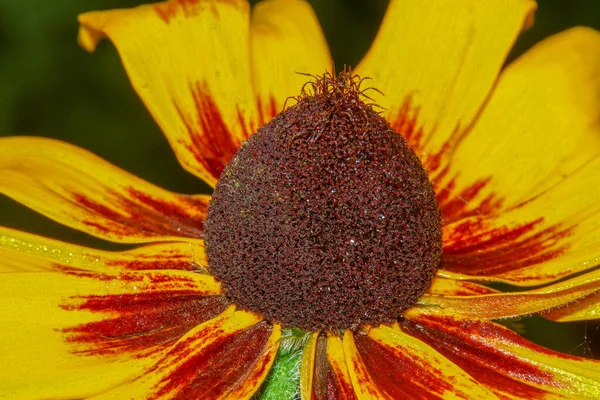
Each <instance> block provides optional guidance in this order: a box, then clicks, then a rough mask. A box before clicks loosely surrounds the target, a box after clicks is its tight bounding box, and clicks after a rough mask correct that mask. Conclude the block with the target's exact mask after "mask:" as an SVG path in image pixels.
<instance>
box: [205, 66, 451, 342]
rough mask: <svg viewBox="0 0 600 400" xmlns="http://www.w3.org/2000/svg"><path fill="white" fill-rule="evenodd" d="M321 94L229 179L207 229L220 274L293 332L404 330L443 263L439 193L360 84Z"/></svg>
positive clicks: (339, 84)
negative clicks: (400, 322) (404, 320)
mask: <svg viewBox="0 0 600 400" xmlns="http://www.w3.org/2000/svg"><path fill="white" fill-rule="evenodd" d="M312 86H313V89H314V93H312V94H311V95H303V96H301V97H300V98H299V101H298V103H297V104H296V105H294V106H292V107H290V108H288V109H287V110H285V111H283V112H282V113H281V114H279V115H277V116H276V117H275V118H274V119H273V120H272V121H271V122H269V123H268V124H266V125H265V126H263V127H262V128H260V129H259V130H258V132H257V133H256V134H254V135H253V136H252V137H251V138H250V139H249V140H248V141H247V142H246V143H245V144H244V145H243V146H242V147H241V148H240V149H239V150H238V152H237V154H236V155H235V157H234V158H233V159H232V161H231V162H230V164H229V165H228V166H227V167H226V168H225V170H224V172H223V174H222V175H221V178H220V180H219V182H218V184H217V187H216V189H215V192H214V195H213V198H212V201H211V203H210V206H209V211H208V217H207V220H206V232H205V233H206V251H207V254H208V261H209V268H210V270H211V271H212V273H214V275H215V277H216V278H217V279H218V280H219V281H221V283H222V285H223V288H224V290H225V293H226V295H227V296H228V297H229V298H230V299H231V300H232V301H233V302H235V303H236V304H237V306H238V307H240V308H242V309H248V310H252V311H254V312H257V313H259V314H262V315H263V316H264V317H265V318H267V319H270V320H272V321H276V322H279V323H282V324H284V325H287V326H295V327H300V328H303V329H306V330H311V331H315V330H320V329H331V330H338V329H356V328H358V327H359V326H361V325H365V324H371V325H377V324H380V323H387V322H392V321H395V320H397V319H398V318H400V317H401V316H402V314H403V312H404V311H405V310H406V309H408V308H409V307H411V306H413V305H414V304H415V303H416V301H417V299H418V298H419V296H420V295H421V294H423V292H424V291H425V290H426V289H427V288H428V287H429V285H430V283H431V279H432V278H433V276H434V274H435V271H436V270H437V268H438V265H439V261H440V257H441V251H442V249H441V243H442V239H441V218H440V211H439V208H438V205H437V202H436V200H435V194H434V191H433V188H432V186H431V183H430V182H429V179H428V177H427V172H426V171H425V170H424V169H423V166H422V165H421V163H420V161H419V159H418V158H417V156H416V155H415V154H414V153H413V152H412V151H411V150H410V149H409V147H408V145H407V143H406V141H405V140H404V139H403V138H402V136H401V135H400V134H398V133H397V132H396V131H394V130H393V129H392V128H391V127H390V126H389V124H388V123H387V122H386V121H385V120H384V119H383V118H382V117H381V116H379V115H378V114H377V113H376V112H375V111H373V109H372V108H371V107H370V106H368V105H366V104H365V103H364V102H363V101H362V100H361V93H360V90H359V85H358V80H357V78H356V77H352V76H351V75H349V74H346V73H343V74H340V76H338V77H337V78H335V79H333V78H332V77H331V76H330V75H325V76H323V77H319V78H318V79H317V81H316V82H313V83H312Z"/></svg>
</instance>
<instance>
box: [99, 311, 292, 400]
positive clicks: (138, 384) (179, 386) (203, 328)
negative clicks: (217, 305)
mask: <svg viewBox="0 0 600 400" xmlns="http://www.w3.org/2000/svg"><path fill="white" fill-rule="evenodd" d="M280 333H281V331H280V329H279V327H278V326H271V325H269V324H268V323H266V322H260V319H259V318H257V317H256V316H255V315H253V314H251V313H246V312H235V313H234V314H230V315H223V316H221V317H219V318H215V319H213V320H211V321H208V322H205V323H204V324H202V325H200V326H198V327H197V328H195V329H194V330H192V331H191V332H189V334H187V335H186V336H184V337H183V338H182V339H181V340H179V342H177V344H176V345H175V346H173V347H172V348H171V349H170V350H169V351H168V352H167V353H165V354H164V356H163V357H162V358H161V359H160V360H159V361H158V362H157V363H156V364H155V365H154V366H153V367H152V368H151V369H150V370H149V371H148V373H146V374H145V375H142V376H140V377H139V378H137V379H135V380H133V381H132V382H129V383H126V384H124V385H122V386H120V387H117V388H115V389H113V390H111V391H109V392H106V393H103V394H101V395H98V396H94V397H92V399H94V400H109V399H110V400H113V399H114V400H121V399H130V398H131V399H148V400H149V399H158V398H160V399H162V398H168V399H249V398H250V397H251V396H252V394H253V393H254V392H255V391H256V390H257V389H258V387H259V386H260V384H261V383H262V379H264V375H265V372H268V371H269V369H270V367H271V364H272V362H273V359H274V357H275V353H276V351H277V348H278V344H277V343H278V339H279V337H280Z"/></svg>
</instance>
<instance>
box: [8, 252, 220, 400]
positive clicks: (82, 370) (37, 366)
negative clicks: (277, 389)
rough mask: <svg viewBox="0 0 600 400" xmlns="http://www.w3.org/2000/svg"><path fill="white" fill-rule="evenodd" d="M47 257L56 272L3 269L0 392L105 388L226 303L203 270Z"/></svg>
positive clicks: (57, 393)
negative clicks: (116, 266)
mask: <svg viewBox="0 0 600 400" xmlns="http://www.w3.org/2000/svg"><path fill="white" fill-rule="evenodd" d="M21 258H22V260H21V262H22V263H24V264H27V263H29V262H30V261H32V260H36V262H37V260H41V258H40V257H38V256H34V255H30V254H22V257H21ZM0 262H1V261H0ZM46 262H48V263H53V264H55V265H54V270H55V271H60V272H28V273H3V274H1V276H0V277H1V279H0V326H1V329H0V332H1V334H0V353H1V354H2V368H0V398H10V399H24V400H33V399H47V398H86V397H88V396H91V395H93V394H96V393H100V392H102V391H105V390H109V389H111V388H113V387H115V386H117V385H120V384H121V383H122V382H125V381H127V380H130V379H133V378H135V377H136V376H137V375H139V374H140V373H142V372H143V371H144V370H146V369H147V368H149V367H150V366H151V365H152V363H153V362H155V361H156V360H157V359H158V358H159V357H160V356H161V355H162V353H163V352H164V351H166V350H167V349H168V348H169V347H170V346H171V345H173V344H174V343H175V342H176V341H177V340H178V339H179V338H180V337H182V336H183V335H185V334H186V333H187V332H188V331H189V330H190V329H192V328H194V327H195V326H196V325H198V324H200V323H202V322H203V321H206V320H208V319H210V318H213V317H215V316H216V315H218V314H219V313H220V312H222V311H223V310H224V309H225V307H226V303H224V301H223V300H222V299H221V296H214V294H218V293H220V289H219V285H218V283H216V282H215V281H214V279H213V278H211V277H209V276H208V275H201V274H196V273H193V272H188V271H141V272H140V271H128V272H123V271H120V272H114V271H111V272H108V271H107V272H98V271H93V270H87V269H84V268H77V267H75V266H72V265H60V264H57V263H55V262H53V261H52V260H46ZM48 269H49V268H48Z"/></svg>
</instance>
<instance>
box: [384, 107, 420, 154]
mask: <svg viewBox="0 0 600 400" xmlns="http://www.w3.org/2000/svg"><path fill="white" fill-rule="evenodd" d="M419 111H420V107H413V106H412V96H407V97H406V98H405V99H404V101H403V102H402V105H401V106H400V110H398V113H397V114H396V116H395V117H394V118H391V121H392V122H391V123H390V126H391V127H392V129H394V130H395V131H396V132H398V133H400V134H401V135H402V136H404V138H405V139H406V141H407V142H408V145H409V146H410V148H411V149H413V151H414V152H416V153H417V154H418V153H419V152H420V150H421V149H422V147H423V143H422V142H423V128H422V127H419V126H418V125H417V121H418V118H419Z"/></svg>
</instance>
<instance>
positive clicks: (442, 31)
mask: <svg viewBox="0 0 600 400" xmlns="http://www.w3.org/2000/svg"><path fill="white" fill-rule="evenodd" d="M535 7H536V6H535V2H533V1H525V0H492V1H486V2H481V1H477V0H460V1H452V2H444V3H443V5H442V4H440V3H439V2H437V1H421V0H392V1H391V2H390V4H389V6H388V10H387V12H386V15H385V17H384V20H383V23H382V25H381V28H380V30H379V33H378V34H377V37H376V38H375V41H374V42H373V45H372V47H371V49H370V50H369V52H368V53H367V55H366V56H365V58H364V59H363V60H362V61H361V62H360V64H359V66H358V68H357V69H356V72H357V73H358V74H359V75H361V76H363V77H371V78H373V80H372V81H369V82H368V84H369V85H372V86H373V87H375V88H377V89H379V90H381V91H382V92H383V93H384V94H385V96H380V95H379V94H378V93H376V92H375V91H372V92H368V95H369V96H372V97H373V98H374V100H375V102H376V103H377V104H379V105H381V106H383V107H385V108H386V109H387V110H386V111H385V116H386V118H387V119H388V120H389V121H390V123H391V124H392V126H393V127H394V128H395V129H396V130H398V131H399V132H400V133H401V134H403V135H404V136H405V137H407V139H408V140H409V143H410V145H411V146H412V147H413V148H415V150H416V151H417V154H418V155H419V156H420V157H421V159H422V160H423V161H424V163H425V166H426V168H428V170H429V171H430V174H433V173H434V172H435V171H437V170H439V169H440V167H443V166H445V163H446V162H447V159H444V160H442V158H444V157H446V156H447V155H448V152H447V151H448V150H450V148H451V147H452V146H453V145H454V144H455V143H456V142H457V141H458V140H459V139H460V136H461V134H462V132H464V130H465V129H466V128H467V127H468V126H469V125H470V124H471V122H472V120H473V118H474V117H475V116H476V115H477V113H478V112H479V110H480V108H481V106H482V104H483V103H484V101H485V99H486V97H487V96H488V94H489V92H490V90H491V89H492V86H493V84H494V83H495V81H496V78H497V75H498V73H499V71H500V69H501V68H502V65H503V63H504V59H505V57H506V55H507V54H508V51H509V50H510V48H511V47H512V44H513V43H514V41H515V39H516V38H517V36H518V34H519V33H520V31H521V29H522V28H523V25H524V24H529V23H530V20H531V18H532V14H533V10H534V9H535ZM365 86H368V85H365ZM442 161H443V162H442Z"/></svg>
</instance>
